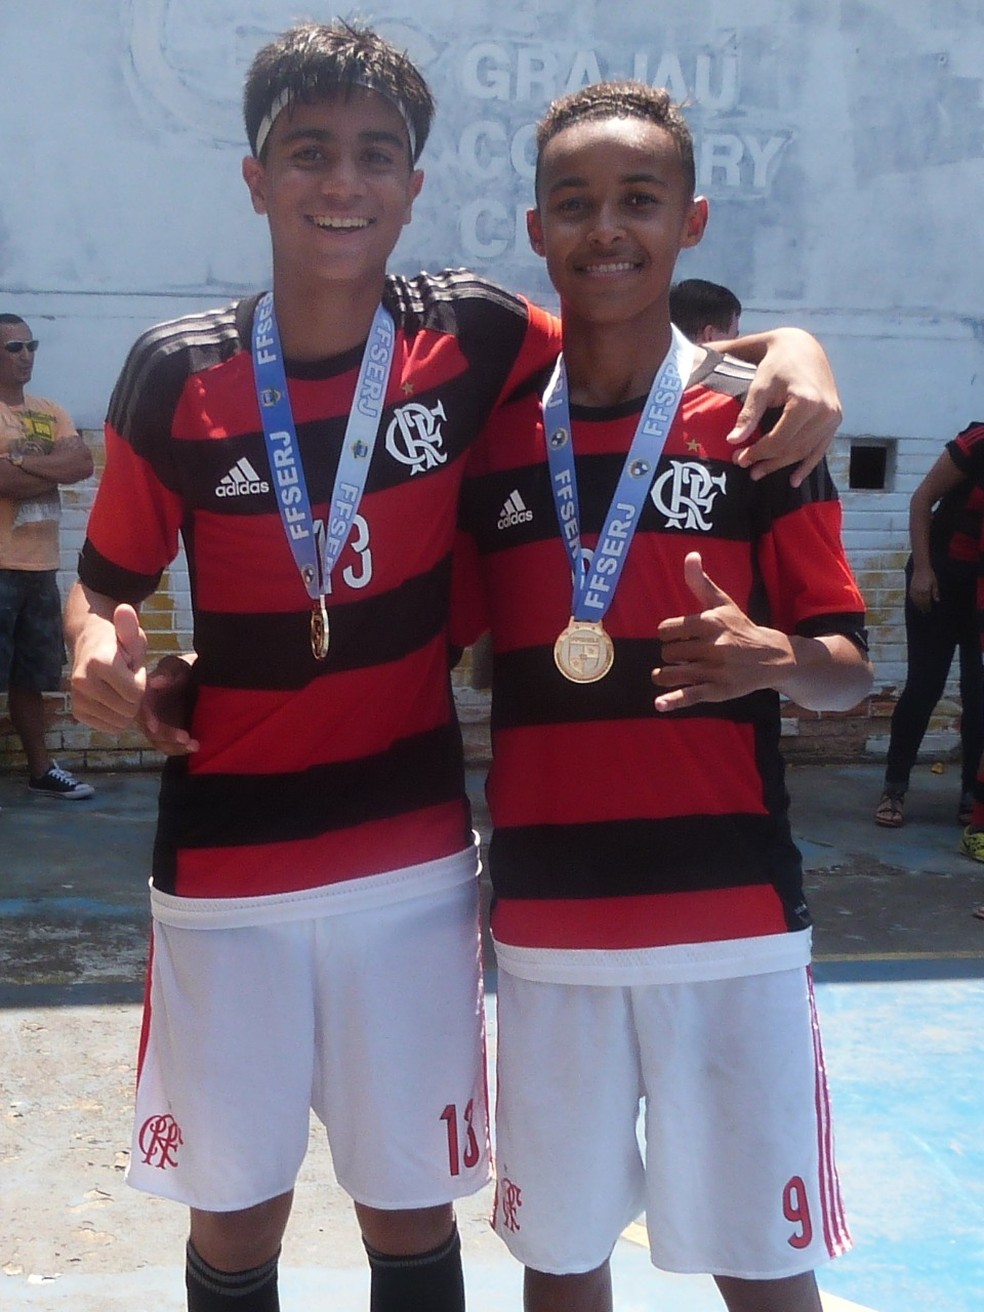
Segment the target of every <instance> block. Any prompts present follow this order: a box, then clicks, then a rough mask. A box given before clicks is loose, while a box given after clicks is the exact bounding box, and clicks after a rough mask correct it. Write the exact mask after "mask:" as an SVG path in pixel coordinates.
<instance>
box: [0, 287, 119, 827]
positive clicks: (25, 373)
mask: <svg viewBox="0 0 984 1312" xmlns="http://www.w3.org/2000/svg"><path fill="white" fill-rule="evenodd" d="M38 345H39V343H38V339H37V338H36V337H35V336H34V334H33V333H32V332H31V329H30V328H29V327H28V325H27V324H26V323H25V322H24V320H23V319H22V318H21V317H20V315H19V314H11V313H3V314H0V689H6V692H7V705H8V708H9V711H10V719H11V722H12V724H13V726H14V729H15V730H16V732H17V735H18V737H19V738H20V740H21V743H22V744H23V746H24V754H25V756H26V757H27V771H28V783H27V786H28V788H29V789H30V790H31V792H32V793H34V794H35V795H36V796H38V797H52V798H57V799H60V800H61V801H64V802H76V801H79V800H80V799H82V798H85V797H91V796H92V794H93V792H94V791H95V790H94V789H93V787H92V785H91V784H87V783H82V782H81V781H80V780H78V779H76V778H75V776H74V775H73V774H70V773H69V771H68V770H63V769H62V768H61V766H59V764H58V763H57V761H54V760H52V757H51V754H50V753H49V751H48V747H47V744H46V731H45V722H44V693H46V692H57V691H58V689H59V687H60V686H61V676H62V667H63V666H64V664H65V645H64V642H63V638H62V617H61V598H60V597H59V595H58V583H57V578H56V575H57V571H58V554H59V552H58V524H59V519H60V515H61V499H60V496H59V492H58V489H59V487H60V486H63V485H67V484H71V483H81V482H82V480H83V479H86V478H88V477H89V475H90V474H91V473H92V456H91V455H90V454H89V451H88V448H87V447H86V445H85V442H84V441H83V439H82V437H81V436H80V434H79V433H78V431H77V430H76V427H75V425H74V424H73V423H72V420H71V419H70V417H69V415H68V413H67V412H66V411H65V410H64V409H63V407H62V406H60V405H58V404H57V403H56V402H54V401H49V400H48V399H47V398H46V397H43V396H37V395H36V394H34V393H33V392H28V391H27V390H26V389H27V386H28V384H29V383H30V381H31V376H32V374H33V372H34V361H35V355H36V352H37V349H38Z"/></svg>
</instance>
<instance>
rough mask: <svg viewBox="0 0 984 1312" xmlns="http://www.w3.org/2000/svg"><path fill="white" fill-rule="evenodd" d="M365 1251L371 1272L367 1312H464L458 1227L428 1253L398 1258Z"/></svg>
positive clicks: (388, 1254) (367, 1247)
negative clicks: (370, 1289)
mask: <svg viewBox="0 0 984 1312" xmlns="http://www.w3.org/2000/svg"><path fill="white" fill-rule="evenodd" d="M365 1247H366V1253H367V1254H368V1255H369V1266H370V1268H371V1269H372V1293H371V1294H370V1297H369V1312H465V1281H464V1276H463V1275H462V1271H461V1240H460V1239H459V1238H458V1228H457V1226H455V1228H454V1229H453V1230H452V1231H451V1234H450V1235H449V1236H448V1238H447V1239H446V1240H445V1241H444V1243H443V1244H440V1245H439V1246H438V1247H437V1248H432V1249H431V1250H430V1252H429V1253H411V1254H409V1255H408V1256H406V1257H398V1256H395V1255H393V1254H390V1253H380V1252H378V1251H377V1250H376V1249H375V1248H372V1247H371V1246H370V1245H369V1244H366V1246H365Z"/></svg>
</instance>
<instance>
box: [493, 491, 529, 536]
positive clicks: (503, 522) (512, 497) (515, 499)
mask: <svg viewBox="0 0 984 1312" xmlns="http://www.w3.org/2000/svg"><path fill="white" fill-rule="evenodd" d="M532 518H533V511H532V510H527V509H526V502H525V501H524V500H523V498H522V497H521V496H520V495H519V493H518V492H517V491H516V490H515V489H514V490H513V491H512V492H510V493H509V495H508V496H507V497H506V501H505V505H504V506H503V507H502V510H501V511H500V512H499V525H498V526H499V528H515V527H516V525H517V524H528V523H529V522H530V520H531V519H532Z"/></svg>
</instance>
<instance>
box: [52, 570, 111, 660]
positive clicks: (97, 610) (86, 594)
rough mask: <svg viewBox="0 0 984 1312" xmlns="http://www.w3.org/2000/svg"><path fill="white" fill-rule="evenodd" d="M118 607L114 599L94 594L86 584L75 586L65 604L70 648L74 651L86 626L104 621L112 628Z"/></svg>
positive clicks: (65, 624) (66, 636) (67, 636)
mask: <svg viewBox="0 0 984 1312" xmlns="http://www.w3.org/2000/svg"><path fill="white" fill-rule="evenodd" d="M117 605H118V603H117V602H116V601H115V600H114V599H113V598H112V597H107V596H105V595H104V594H103V593H101V592H94V591H93V590H92V588H88V587H86V585H85V584H84V583H75V584H73V586H72V589H71V591H70V592H69V594H68V600H67V601H66V602H65V617H64V629H65V642H66V643H67V644H68V646H69V648H70V649H72V650H74V648H75V645H76V643H77V642H78V639H79V635H80V634H81V633H82V631H83V629H84V628H85V627H86V625H88V624H91V623H93V622H97V621H100V620H104V621H105V622H106V623H108V624H109V625H110V626H112V623H113V612H114V610H115V609H116V607H117Z"/></svg>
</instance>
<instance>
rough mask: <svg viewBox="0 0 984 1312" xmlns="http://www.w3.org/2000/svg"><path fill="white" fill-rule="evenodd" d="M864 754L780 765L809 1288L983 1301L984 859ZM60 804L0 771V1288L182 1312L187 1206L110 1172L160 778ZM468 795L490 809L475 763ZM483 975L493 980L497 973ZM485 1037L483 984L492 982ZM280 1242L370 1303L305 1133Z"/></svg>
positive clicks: (936, 801)
mask: <svg viewBox="0 0 984 1312" xmlns="http://www.w3.org/2000/svg"><path fill="white" fill-rule="evenodd" d="M880 777H881V770H880V768H879V767H877V766H874V765H852V766H843V767H834V766H828V767H817V766H797V767H794V768H791V770H790V791H791V794H792V797H793V813H792V814H793V825H794V830H795V832H796V835H797V838H798V840H799V842H800V845H801V847H802V849H803V852H804V857H805V861H806V866H807V871H808V876H807V886H808V892H809V897H810V901H811V905H812V908H813V912H814V917H815V920H816V922H817V925H816V930H815V949H816V957H817V963H818V964H817V978H818V996H819V1003H820V1009H821V1015H822V1019H823V1023H824V1034H825V1044H826V1050H827V1059H828V1066H829V1070H830V1077H831V1083H832V1087H833V1095H834V1101H835V1111H836V1113H837V1128H838V1143H839V1150H840V1152H839V1155H840V1165H841V1176H842V1181H843V1184H844V1187H845V1193H846V1197H847V1203H848V1210H849V1216H850V1219H851V1221H852V1229H853V1232H854V1238H855V1245H856V1246H855V1249H854V1251H853V1252H852V1253H850V1254H848V1255H847V1256H846V1257H844V1258H842V1259H841V1260H839V1261H838V1262H836V1263H834V1264H832V1265H831V1266H829V1267H827V1268H824V1269H823V1270H822V1272H821V1273H820V1283H821V1287H822V1289H823V1290H824V1297H825V1308H827V1309H828V1310H829V1312H833V1310H834V1309H841V1310H846V1309H849V1308H858V1307H862V1308H870V1309H873V1310H874V1312H971V1310H972V1309H974V1310H975V1312H979V1309H980V1308H981V1306H982V1302H981V1293H980V1291H981V1290H982V1289H984V1136H982V1133H981V1124H982V1115H981V1113H982V1103H984V1099H982V1092H981V1091H982V1086H984V1043H982V1040H981V1029H980V1022H981V1015H982V1003H984V921H980V920H976V919H974V917H973V916H972V915H971V911H972V909H973V907H975V906H976V905H978V904H980V903H984V866H980V865H977V864H975V863H973V862H971V861H969V860H968V859H966V858H965V857H962V856H960V855H959V854H958V853H957V850H956V842H957V838H958V836H959V829H958V827H957V825H956V824H955V822H954V814H953V813H954V809H955V805H956V797H957V792H958V790H959V778H958V776H957V774H956V772H955V770H954V767H952V766H948V767H946V772H945V773H943V774H941V775H937V774H933V773H931V771H930V770H929V768H928V767H925V766H920V767H919V768H918V770H917V772H916V774H915V775H914V778H913V785H912V789H911V792H910V798H909V803H908V806H907V823H906V825H905V827H904V828H902V829H900V830H898V831H886V830H881V829H877V828H876V827H875V826H874V825H873V824H872V821H871V813H872V810H873V808H874V805H875V802H876V801H877V797H878V793H879V784H880ZM92 782H93V783H95V784H96V786H97V793H96V796H95V797H94V798H92V799H90V800H88V801H84V802H78V803H62V802H53V801H49V800H47V799H42V798H36V797H34V796H31V795H29V794H28V793H27V791H26V789H25V788H24V787H23V783H22V781H20V780H19V779H16V778H13V777H9V776H6V777H0V807H2V813H0V1054H2V1056H0V1100H2V1101H0V1171H2V1175H0V1306H2V1307H3V1308H4V1309H5V1312H6V1309H8V1308H9V1309H10V1310H11V1312H13V1309H19V1308H30V1309H34V1310H35V1312H62V1310H63V1309H64V1310H66V1312H67V1309H71V1310H72V1312H124V1310H125V1312H178V1310H179V1309H181V1308H182V1307H183V1306H184V1304H183V1297H182V1274H181V1254H182V1248H183V1242H184V1234H185V1218H184V1214H183V1211H182V1209H181V1208H178V1207H174V1206H173V1205H171V1204H169V1203H165V1202H161V1201H159V1200H155V1199H150V1198H146V1197H144V1196H141V1195H138V1194H136V1193H135V1192H134V1191H132V1190H130V1189H128V1188H127V1187H126V1186H125V1185H124V1184H123V1178H122V1177H123V1171H124V1168H125V1165H126V1154H127V1149H128V1144H129V1112H130V1095H131V1090H132V1086H133V1079H134V1056H135V1049H136V1039H137V1032H138V1025H139V999H140V995H141V985H142V976H143V968H144V960H145V949H146V933H147V913H146V887H145V881H146V869H147V864H148V855H149V850H150V845H151V842H152V836H153V813H154V803H155V797H156V790H157V781H156V777H155V776H152V775H146V774H132V775H124V774H117V775H102V776H93V779H92ZM472 782H473V784H474V785H475V787H474V795H475V799H476V812H477V818H478V821H479V824H480V827H481V825H482V823H484V816H483V815H482V811H481V804H480V801H479V793H480V782H481V781H480V779H479V778H478V777H477V776H476V777H475V779H474V780H473V781H472ZM492 978H493V983H494V976H493V977H492ZM489 1025H490V1046H491V1048H492V1049H493V1050H494V1040H495V1000H494V991H493V992H492V994H491V995H490V1006H489ZM310 1145H311V1147H310V1152H309V1155H308V1159H307V1161H306V1163H305V1166H304V1170H303V1173H302V1176H301V1179H300V1181H299V1184H298V1192H297V1202H296V1205H295V1212H294V1216H293V1218H292V1222H291V1227H290V1230H289V1233H288V1238H287V1241H286V1244H285V1251H284V1259H283V1266H282V1280H281V1287H282V1291H283V1306H284V1308H285V1309H312V1312H313V1309H315V1308H321V1307H326V1306H331V1307H332V1309H333V1312H363V1309H364V1308H365V1307H366V1303H367V1297H366V1289H367V1279H366V1274H365V1267H364V1260H363V1255H362V1250H361V1245H360V1243H359V1237H358V1232H357V1229H356V1227H355V1224H354V1221H353V1220H352V1216H351V1209H350V1207H349V1204H348V1201H347V1199H346V1198H345V1196H344V1195H343V1194H342V1193H341V1191H340V1190H339V1189H338V1187H337V1185H336V1184H335V1183H334V1178H333V1175H332V1171H331V1162H330V1158H329V1155H328V1152H327V1149H326V1148H325V1146H324V1143H323V1136H322V1134H321V1132H320V1127H318V1126H317V1125H315V1126H313V1127H312V1132H311V1141H310ZM489 1203H490V1195H489V1191H488V1190H485V1191H483V1193H481V1194H479V1195H478V1196H476V1197H475V1198H473V1199H469V1200H465V1201H464V1202H463V1203H462V1204H461V1205H460V1206H459V1209H458V1211H459V1225H460V1228H461V1232H462V1236H463V1242H464V1251H465V1261H466V1275H467V1280H468V1289H469V1307H470V1309H471V1312H510V1310H512V1309H518V1308H519V1307H520V1275H519V1271H518V1268H517V1267H516V1265H515V1264H514V1263H513V1262H512V1260H511V1259H510V1258H509V1257H508V1256H507V1255H506V1254H505V1252H504V1250H503V1249H502V1247H501V1245H500V1244H499V1241H498V1240H497V1239H495V1237H494V1236H492V1235H491V1234H490V1233H489V1231H488V1228H487V1225H486V1216H487V1213H488V1209H489ZM640 1240H643V1241H644V1234H643V1232H642V1229H641V1227H639V1226H635V1227H630V1228H629V1230H628V1231H627V1232H626V1235H625V1236H624V1237H623V1240H622V1241H621V1242H620V1243H619V1245H618V1247H617V1248H616V1252H615V1257H614V1270H615V1283H616V1306H617V1307H618V1308H619V1309H620V1312H633V1310H634V1309H639V1310H640V1312H641V1310H642V1309H644V1308H646V1309H649V1308H657V1307H658V1308H660V1309H661V1312H683V1309H687V1310H688V1312H704V1310H705V1309H707V1312H711V1309H716V1308H720V1306H721V1304H720V1302H719V1300H718V1299H717V1296H716V1293H715V1291H714V1288H713V1285H712V1283H711V1282H710V1281H709V1280H707V1279H706V1278H703V1277H689V1276H688V1277H683V1276H666V1275H663V1274H660V1273H656V1272H654V1271H653V1270H652V1268H651V1267H650V1266H649V1262H648V1255H647V1254H646V1252H645V1249H644V1247H643V1246H642V1244H641V1243H640Z"/></svg>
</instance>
